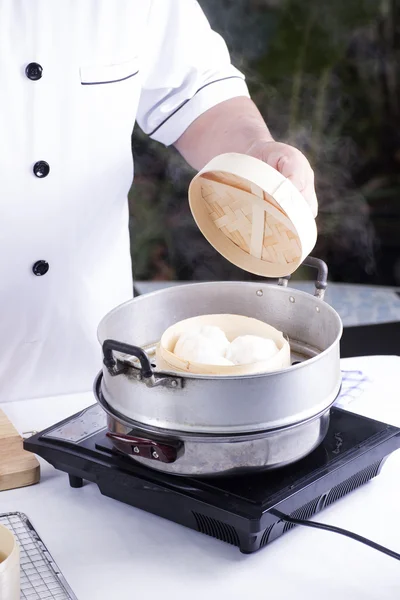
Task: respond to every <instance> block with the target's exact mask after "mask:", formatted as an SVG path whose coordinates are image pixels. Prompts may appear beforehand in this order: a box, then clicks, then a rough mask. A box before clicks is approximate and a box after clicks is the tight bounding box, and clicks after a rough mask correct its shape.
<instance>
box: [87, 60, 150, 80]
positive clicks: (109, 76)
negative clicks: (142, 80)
mask: <svg viewBox="0 0 400 600" xmlns="http://www.w3.org/2000/svg"><path fill="white" fill-rule="evenodd" d="M138 73H139V60H138V58H137V57H136V58H134V59H132V60H129V61H127V62H123V63H118V64H110V65H89V66H84V67H80V78H81V84H82V85H102V84H107V83H119V82H120V81H125V80H126V79H131V78H132V77H135V75H137V74H138Z"/></svg>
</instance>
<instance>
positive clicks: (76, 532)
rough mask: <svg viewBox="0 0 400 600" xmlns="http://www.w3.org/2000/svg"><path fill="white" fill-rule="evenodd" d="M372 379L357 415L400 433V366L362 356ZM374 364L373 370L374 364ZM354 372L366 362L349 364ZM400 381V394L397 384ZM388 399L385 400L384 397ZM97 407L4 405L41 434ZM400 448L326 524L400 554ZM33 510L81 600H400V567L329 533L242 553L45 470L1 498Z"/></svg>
mask: <svg viewBox="0 0 400 600" xmlns="http://www.w3.org/2000/svg"><path fill="white" fill-rule="evenodd" d="M362 360H363V362H362V364H363V365H367V366H366V369H367V371H368V374H369V375H370V377H371V379H372V383H371V384H370V387H369V388H368V389H367V390H366V391H365V392H364V393H363V395H362V396H360V398H359V399H358V400H356V401H355V402H354V403H353V404H352V405H351V409H352V410H353V411H355V412H360V413H363V414H366V415H370V416H371V417H373V418H380V419H381V420H386V421H387V422H390V423H392V424H394V425H398V426H400V398H399V394H398V389H399V385H398V384H399V383H400V358H396V357H387V358H386V359H385V360H386V361H387V362H386V363H385V365H384V368H383V371H384V372H387V373H390V377H389V378H382V372H383V371H382V364H378V363H376V362H374V360H373V359H371V361H369V362H368V359H362ZM366 361H367V362H366ZM345 364H346V365H347V366H348V367H350V368H352V367H353V366H357V367H359V366H360V363H359V362H357V361H356V362H354V359H352V360H351V361H345ZM396 384H397V388H396ZM378 392H379V393H378ZM92 403H93V397H92V395H91V394H87V395H82V396H74V397H66V396H64V397H58V398H52V399H43V400H33V401H27V402H18V403H11V404H3V405H2V409H4V410H5V412H6V413H7V414H8V415H9V417H10V418H11V419H12V421H13V422H14V424H15V425H16V426H17V427H18V429H19V430H20V431H21V432H23V431H27V430H32V429H34V430H40V429H43V428H45V427H47V426H50V425H52V424H53V423H55V422H57V421H59V420H61V419H63V418H65V417H67V416H69V415H71V414H73V413H74V412H77V411H78V410H80V409H81V408H83V407H86V406H88V405H89V404H92ZM399 499H400V452H396V453H394V454H393V455H392V456H391V457H390V458H389V459H388V461H387V462H386V464H385V466H384V468H383V470H382V473H381V474H380V475H379V477H377V478H376V479H375V480H373V481H372V482H371V483H369V484H367V485H365V486H364V487H363V488H361V489H359V490H357V491H355V492H353V493H352V494H350V496H347V497H346V498H344V499H343V500H341V501H339V502H338V503H337V504H335V505H333V506H331V507H330V508H328V509H326V510H324V511H323V512H322V513H320V514H319V515H318V516H317V520H320V521H323V522H326V523H330V524H335V525H338V526H341V527H345V528H348V529H351V530H352V531H355V532H357V533H360V534H361V535H364V536H366V537H368V538H371V539H373V540H375V541H377V542H379V543H381V544H383V545H385V546H388V547H390V548H392V549H394V550H397V551H398V552H399V551H400V500H399ZM8 511H21V512H25V513H26V514H27V515H28V517H29V518H30V519H31V521H32V523H33V525H34V526H35V528H36V529H37V530H38V533H39V535H40V536H41V537H42V538H43V541H44V542H45V544H46V545H47V547H48V549H49V551H50V552H51V554H52V555H53V557H54V559H55V560H56V562H57V563H58V565H59V567H60V568H61V570H62V572H63V574H64V576H65V577H66V579H67V581H68V582H69V584H70V585H71V587H72V589H73V590H74V592H75V594H76V595H77V597H78V599H79V600H106V599H107V600H114V599H115V600H117V599H119V598H132V599H139V598H141V597H144V595H145V594H146V595H148V597H151V598H152V599H158V598H159V599H160V600H161V599H162V600H181V599H183V598H188V599H190V600H214V599H215V600H216V599H221V600H238V599H239V598H240V599H243V598H245V599H247V598H263V599H264V598H271V599H273V600H283V599H285V600H286V599H289V598H290V599H291V598H295V599H296V600H302V599H304V600H313V599H317V598H318V599H319V598H323V599H324V600H337V598H343V599H344V600H377V599H379V600H398V598H399V597H400V563H399V562H397V561H395V560H393V559H391V558H389V557H386V556H384V555H382V554H380V553H378V552H376V551H374V550H371V549H369V548H367V547H365V546H363V545H361V544H358V543H357V542H354V541H352V540H348V539H345V538H343V537H341V536H337V535H335V534H332V533H326V532H322V531H315V530H310V529H306V528H300V527H297V528H295V529H294V530H292V531H291V532H290V533H287V534H286V535H284V536H283V537H282V538H280V539H279V540H277V541H275V542H273V543H272V544H271V545H270V546H269V547H266V548H264V549H262V550H261V551H260V552H258V553H256V554H253V555H250V556H244V555H242V554H240V552H239V551H238V549H237V548H234V547H232V546H229V545H226V544H224V543H222V542H218V541H216V540H214V539H211V538H208V537H206V536H203V535H201V534H199V533H196V532H194V531H191V530H189V529H186V528H184V527H181V526H180V525H176V524H174V523H170V522H168V521H166V520H163V519H161V518H159V517H156V516H153V515H150V514H147V513H145V512H143V511H140V510H138V509H135V508H133V507H130V506H127V505H124V504H122V503H119V502H117V501H115V500H112V499H109V498H105V497H103V496H101V494H100V492H99V490H98V488H97V486H95V485H93V484H87V485H85V486H84V487H83V488H81V489H72V488H70V487H69V484H68V478H67V475H66V474H64V473H60V472H58V471H55V470H54V469H53V468H52V467H50V466H49V465H47V464H46V463H44V462H42V479H41V482H40V484H38V485H36V486H33V487H30V488H24V489H19V490H12V491H9V492H2V493H1V494H0V513H2V512H8Z"/></svg>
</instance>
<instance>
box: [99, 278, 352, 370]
mask: <svg viewBox="0 0 400 600" xmlns="http://www.w3.org/2000/svg"><path fill="white" fill-rule="evenodd" d="M238 283H240V284H244V285H246V286H247V287H249V286H251V287H253V288H255V289H257V290H258V289H260V288H263V287H267V286H268V287H273V288H275V289H279V290H280V292H279V293H281V294H286V295H290V296H294V295H296V296H300V297H303V298H305V297H307V298H308V299H309V298H312V299H313V300H314V301H315V303H316V308H317V307H320V306H324V310H328V312H330V314H331V315H332V316H333V317H334V318H335V319H336V321H337V325H338V333H337V334H336V337H335V339H334V341H333V342H332V343H331V344H330V345H329V346H328V347H327V348H325V350H322V352H319V353H318V354H316V355H315V356H313V357H311V358H307V359H306V360H304V361H302V362H300V363H298V364H296V365H290V366H289V367H286V368H284V369H279V370H277V371H268V372H266V373H250V374H246V375H212V376H211V375H203V374H197V373H189V372H186V371H167V370H158V369H155V370H154V374H160V375H169V376H172V377H176V378H184V379H201V380H221V379H222V380H225V379H226V380H227V381H232V380H237V379H254V378H261V377H269V376H270V377H271V376H277V375H280V374H282V375H283V374H285V373H288V372H292V371H294V370H298V369H302V368H306V366H307V365H309V364H312V363H314V362H317V361H318V360H320V359H321V358H323V357H324V356H325V355H326V354H328V352H330V351H331V349H332V348H333V347H334V346H335V345H336V344H337V343H338V342H340V339H341V337H342V334H343V323H342V320H341V318H340V316H339V314H338V313H337V312H336V310H335V309H334V308H332V306H330V304H328V303H326V302H325V301H324V300H322V299H320V298H317V297H316V296H313V295H312V294H309V293H308V292H304V291H303V290H297V289H295V288H291V287H283V286H281V285H279V284H277V283H263V282H260V283H258V282H253V281H249V282H247V281H245V282H241V281H222V282H218V281H202V282H198V283H187V284H182V285H173V286H170V287H168V288H165V289H161V290H156V291H154V292H150V293H148V294H143V295H141V296H137V297H136V298H131V299H130V300H127V301H126V302H123V303H122V304H120V305H119V306H116V307H115V308H113V309H112V310H111V311H109V312H108V313H107V314H106V315H104V317H103V318H102V319H101V321H100V323H99V325H98V327H97V340H98V342H99V344H100V346H102V344H103V342H104V340H102V339H101V337H100V329H101V328H102V327H103V326H104V325H105V323H106V322H107V321H108V319H110V318H111V317H112V316H113V315H115V314H116V313H117V312H119V311H120V310H122V309H123V308H124V307H126V306H128V305H131V304H132V303H133V302H135V303H139V302H144V301H146V299H147V298H151V297H154V296H160V295H161V294H164V295H165V294H168V293H173V292H175V291H176V290H178V291H179V290H180V289H185V288H187V287H188V286H190V287H192V288H193V287H197V288H199V287H207V286H215V285H218V286H221V285H224V286H226V287H230V286H236V285H237V284H238ZM193 316H196V315H193ZM294 341H301V340H294ZM156 343H157V342H154V344H156ZM289 343H290V339H289ZM142 348H143V347H142ZM134 368H135V367H133V366H132V369H134Z"/></svg>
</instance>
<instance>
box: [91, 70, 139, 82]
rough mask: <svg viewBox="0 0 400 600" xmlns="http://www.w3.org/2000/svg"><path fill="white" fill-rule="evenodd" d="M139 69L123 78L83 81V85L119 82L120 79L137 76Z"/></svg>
mask: <svg viewBox="0 0 400 600" xmlns="http://www.w3.org/2000/svg"><path fill="white" fill-rule="evenodd" d="M138 73H139V71H135V73H132V74H131V75H127V76H126V77H122V78H121V79H112V80H110V81H81V85H103V84H105V83H118V82H119V81H125V80H126V79H130V78H131V77H135V75H137V74H138Z"/></svg>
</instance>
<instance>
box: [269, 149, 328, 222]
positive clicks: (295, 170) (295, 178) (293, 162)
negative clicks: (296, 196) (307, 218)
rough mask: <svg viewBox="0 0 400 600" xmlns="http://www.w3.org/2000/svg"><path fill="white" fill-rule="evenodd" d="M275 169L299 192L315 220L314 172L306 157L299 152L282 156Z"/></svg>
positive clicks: (316, 211)
mask: <svg viewBox="0 0 400 600" xmlns="http://www.w3.org/2000/svg"><path fill="white" fill-rule="evenodd" d="M277 169H278V171H279V172H280V173H282V175H283V176H284V177H287V179H290V181H291V182H292V183H293V185H294V186H295V187H296V188H297V189H298V190H299V192H300V193H301V194H302V196H303V197H304V199H305V200H306V202H307V204H308V205H309V207H310V208H311V212H312V214H313V216H314V218H315V217H316V216H317V214H318V200H317V195H316V193H315V187H314V172H313V170H312V168H311V166H310V163H309V162H308V160H307V159H306V157H305V156H304V155H303V154H301V153H300V152H298V153H297V152H296V153H290V154H284V155H283V156H281V157H280V158H279V160H278V162H277Z"/></svg>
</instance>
